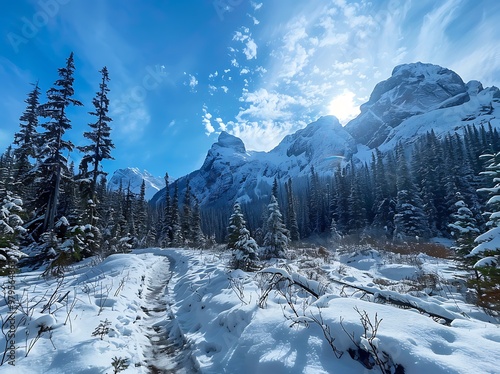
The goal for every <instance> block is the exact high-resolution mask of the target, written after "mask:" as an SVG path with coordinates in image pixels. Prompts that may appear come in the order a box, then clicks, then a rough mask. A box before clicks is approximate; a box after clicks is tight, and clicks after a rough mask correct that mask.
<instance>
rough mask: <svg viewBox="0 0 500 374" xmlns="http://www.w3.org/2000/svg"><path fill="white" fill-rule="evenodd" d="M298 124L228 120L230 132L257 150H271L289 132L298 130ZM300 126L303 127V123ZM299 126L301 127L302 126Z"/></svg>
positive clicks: (250, 147)
mask: <svg viewBox="0 0 500 374" xmlns="http://www.w3.org/2000/svg"><path fill="white" fill-rule="evenodd" d="M296 126H297V125H296V124H294V123H292V122H274V121H269V120H265V121H260V122H253V121H251V122H246V121H243V122H238V123H234V122H228V128H229V130H228V132H229V133H231V134H232V135H234V136H237V137H238V138H240V139H241V140H243V143H245V147H246V148H247V149H249V150H255V151H270V150H271V149H273V148H274V147H276V146H277V145H278V144H279V142H280V141H281V140H282V139H283V138H284V137H285V136H286V135H288V134H290V133H291V132H293V131H294V130H297V129H298V128H297V127H296ZM300 127H303V124H301V126H300ZM300 127H299V128H300Z"/></svg>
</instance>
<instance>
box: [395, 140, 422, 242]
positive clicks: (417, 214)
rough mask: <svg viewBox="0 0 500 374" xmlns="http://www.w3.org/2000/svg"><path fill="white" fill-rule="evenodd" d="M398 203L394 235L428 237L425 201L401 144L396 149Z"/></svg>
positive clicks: (404, 237) (397, 236)
mask: <svg viewBox="0 0 500 374" xmlns="http://www.w3.org/2000/svg"><path fill="white" fill-rule="evenodd" d="M396 153H397V162H398V174H397V188H398V194H397V204H396V214H395V216H394V226H395V229H394V236H395V237H396V238H398V239H406V238H427V237H429V235H430V231H429V229H428V223H427V218H426V216H425V214H424V211H423V203H422V200H421V198H420V195H419V192H418V190H417V188H416V187H415V184H414V183H413V180H412V178H411V175H410V171H409V168H408V164H407V161H406V157H405V155H404V148H403V146H402V144H399V145H398V146H397V149H396Z"/></svg>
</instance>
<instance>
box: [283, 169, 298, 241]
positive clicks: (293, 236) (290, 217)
mask: <svg viewBox="0 0 500 374" xmlns="http://www.w3.org/2000/svg"><path fill="white" fill-rule="evenodd" d="M285 187H286V191H287V198H288V209H287V212H288V214H287V228H288V230H289V231H290V240H291V241H298V240H299V239H300V235H299V226H298V224H297V214H296V213H295V199H294V197H293V189H292V179H291V178H289V179H288V182H287V183H286V184H285Z"/></svg>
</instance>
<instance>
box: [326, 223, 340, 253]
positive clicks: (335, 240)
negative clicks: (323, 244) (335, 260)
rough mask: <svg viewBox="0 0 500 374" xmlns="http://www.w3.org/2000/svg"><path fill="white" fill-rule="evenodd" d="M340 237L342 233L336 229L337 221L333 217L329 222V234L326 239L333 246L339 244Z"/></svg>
mask: <svg viewBox="0 0 500 374" xmlns="http://www.w3.org/2000/svg"><path fill="white" fill-rule="evenodd" d="M341 239H342V235H340V234H339V232H338V230H337V222H335V218H332V221H331V223H330V235H329V238H328V241H329V242H330V244H332V245H333V246H336V245H338V244H339V242H340V240H341Z"/></svg>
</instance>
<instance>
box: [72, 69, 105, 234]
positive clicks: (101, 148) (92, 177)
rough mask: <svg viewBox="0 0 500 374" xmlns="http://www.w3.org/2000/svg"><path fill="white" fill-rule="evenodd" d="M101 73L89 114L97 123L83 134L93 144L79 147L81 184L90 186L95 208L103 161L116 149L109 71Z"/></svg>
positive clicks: (91, 219) (89, 189)
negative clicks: (110, 107) (111, 113)
mask: <svg viewBox="0 0 500 374" xmlns="http://www.w3.org/2000/svg"><path fill="white" fill-rule="evenodd" d="M100 73H101V74H102V79H101V83H100V84H99V91H98V92H97V93H96V97H95V98H94V99H93V100H92V104H93V105H94V108H95V110H94V111H92V112H89V114H91V115H92V116H95V117H96V121H95V122H93V123H90V124H89V127H90V128H91V131H86V132H84V133H83V136H84V137H85V138H87V139H88V140H90V142H91V144H89V145H86V146H80V147H77V148H78V149H79V150H80V151H81V152H83V153H84V156H83V158H82V161H81V163H80V178H81V179H82V181H81V182H82V183H88V184H89V187H88V195H89V196H88V197H87V201H88V200H90V201H92V203H91V205H94V206H95V205H96V204H97V203H98V202H97V201H96V190H97V180H98V178H99V176H100V175H104V176H105V175H106V173H105V172H104V171H103V170H102V168H101V161H102V160H106V159H108V160H112V159H113V157H112V156H111V149H112V148H114V144H113V142H112V141H111V138H110V134H111V128H110V126H109V122H111V121H112V119H111V118H110V117H109V115H108V112H109V99H108V97H107V95H108V93H109V88H108V82H109V75H108V69H107V68H106V67H104V68H102V70H100ZM89 165H90V169H89ZM94 216H95V212H94V211H93V210H92V211H91V215H90V222H89V223H90V224H92V225H93V224H94V223H95V222H94Z"/></svg>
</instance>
